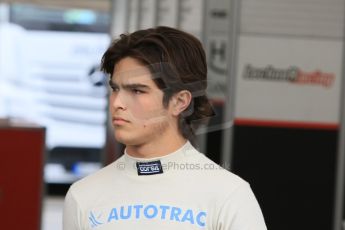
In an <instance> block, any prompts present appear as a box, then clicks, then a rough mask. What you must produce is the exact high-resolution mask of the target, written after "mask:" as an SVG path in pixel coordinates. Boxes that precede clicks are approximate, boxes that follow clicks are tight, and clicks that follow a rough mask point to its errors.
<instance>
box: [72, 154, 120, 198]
mask: <svg viewBox="0 0 345 230" xmlns="http://www.w3.org/2000/svg"><path fill="white" fill-rule="evenodd" d="M121 161H122V157H120V158H119V159H117V160H116V161H114V162H113V163H111V164H109V165H107V166H105V167H103V168H102V169H100V170H98V171H97V172H94V173H92V174H90V175H88V176H86V177H84V178H82V179H80V180H78V181H76V182H74V183H73V184H72V185H71V188H70V190H73V191H74V192H76V193H78V192H85V191H90V190H95V189H101V187H103V186H106V185H107V184H109V182H110V181H114V180H116V177H117V176H119V173H118V172H117V171H118V167H116V166H117V164H118V163H119V162H121Z"/></svg>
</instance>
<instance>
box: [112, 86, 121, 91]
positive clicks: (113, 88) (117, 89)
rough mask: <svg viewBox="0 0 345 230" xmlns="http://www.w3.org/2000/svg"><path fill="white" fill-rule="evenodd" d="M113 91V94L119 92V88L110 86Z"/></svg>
mask: <svg viewBox="0 0 345 230" xmlns="http://www.w3.org/2000/svg"><path fill="white" fill-rule="evenodd" d="M110 88H111V90H112V91H113V92H118V91H119V87H115V86H110Z"/></svg>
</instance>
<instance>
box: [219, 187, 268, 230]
mask: <svg viewBox="0 0 345 230" xmlns="http://www.w3.org/2000/svg"><path fill="white" fill-rule="evenodd" d="M217 229H219V230H267V227H266V224H265V220H264V217H263V215H262V212H261V209H260V206H259V204H258V202H257V200H256V198H255V196H254V193H253V191H252V189H251V188H250V186H249V184H248V183H245V184H242V185H241V186H240V187H239V188H237V189H236V190H235V191H234V192H233V193H232V194H231V195H230V196H229V197H228V199H227V200H226V201H225V202H224V203H223V205H222V207H221V209H220V214H219V218H218V224H217Z"/></svg>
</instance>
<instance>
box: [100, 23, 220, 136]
mask: <svg viewBox="0 0 345 230" xmlns="http://www.w3.org/2000/svg"><path fill="white" fill-rule="evenodd" d="M125 57H132V58H135V59H136V60H138V61H140V62H141V63H142V64H144V65H146V66H147V67H148V68H149V69H150V71H151V73H152V74H153V76H154V77H153V81H154V82H155V84H156V85H157V87H158V88H159V89H161V90H162V91H163V93H164V96H163V102H162V103H163V106H164V107H165V108H166V107H167V106H168V104H169V101H170V99H171V97H172V96H173V95H174V94H175V93H177V92H179V91H181V90H189V91H190V92H191V94H192V96H193V98H192V101H191V103H190V105H189V107H188V108H187V109H186V110H185V111H184V112H183V113H181V114H180V117H179V124H178V128H179V131H180V133H181V134H182V135H183V137H184V138H186V139H188V140H190V141H191V142H192V143H194V142H195V135H194V132H193V130H194V129H196V128H197V127H198V126H199V125H200V124H201V123H206V122H207V120H208V118H209V117H210V116H212V115H214V112H213V109H212V107H211V106H210V103H209V102H208V99H207V97H206V92H205V91H206V88H207V64H206V57H205V51H204V49H203V47H202V44H201V43H200V41H199V40H198V39H197V38H195V37H194V36H192V35H190V34H188V33H186V32H183V31H181V30H177V29H174V28H170V27H165V26H159V27H156V28H150V29H145V30H138V31H136V32H133V33H130V34H121V35H120V38H119V39H117V40H115V41H113V42H112V44H111V45H110V47H109V48H108V49H107V51H106V52H105V53H104V55H103V58H102V63H101V69H102V70H103V71H104V72H105V73H107V74H109V75H110V78H112V73H113V70H114V67H115V65H116V64H117V63H118V62H119V61H120V60H121V59H123V58H125ZM157 76H159V77H157Z"/></svg>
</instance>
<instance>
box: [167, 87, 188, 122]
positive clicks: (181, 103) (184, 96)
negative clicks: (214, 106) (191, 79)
mask: <svg viewBox="0 0 345 230" xmlns="http://www.w3.org/2000/svg"><path fill="white" fill-rule="evenodd" d="M191 101H192V94H191V92H189V91H188V90H181V91H179V92H178V93H176V94H175V95H174V96H173V97H172V100H171V109H172V114H173V115H174V116H178V115H180V114H181V113H182V112H183V111H185V110H186V109H187V108H188V106H189V104H190V103H191Z"/></svg>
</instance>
